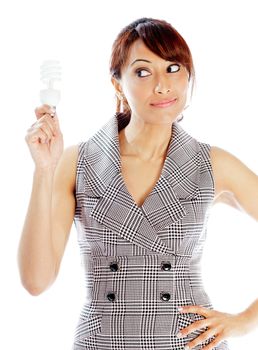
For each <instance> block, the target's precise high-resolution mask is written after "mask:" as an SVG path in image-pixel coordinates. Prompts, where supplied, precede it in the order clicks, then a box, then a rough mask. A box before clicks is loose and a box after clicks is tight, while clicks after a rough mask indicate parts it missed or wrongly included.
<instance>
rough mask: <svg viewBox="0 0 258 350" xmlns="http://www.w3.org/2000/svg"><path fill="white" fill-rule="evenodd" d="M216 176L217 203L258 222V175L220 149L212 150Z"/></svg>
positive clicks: (214, 148)
mask: <svg viewBox="0 0 258 350" xmlns="http://www.w3.org/2000/svg"><path fill="white" fill-rule="evenodd" d="M211 162H212V168H213V172H214V176H215V193H216V197H215V201H214V202H213V204H215V203H217V202H223V203H225V204H228V205H230V206H232V207H234V208H236V209H238V210H240V211H243V212H245V213H246V214H248V215H250V216H251V217H252V218H253V219H255V220H256V221H258V175H256V174H255V173H254V172H253V171H252V170H251V169H249V168H248V167H247V166H246V165H245V164H244V163H242V162H241V161H240V160H239V159H238V158H237V157H235V156H234V155H233V154H231V153H230V152H227V151H225V150H223V149H221V148H219V147H212V148H211Z"/></svg>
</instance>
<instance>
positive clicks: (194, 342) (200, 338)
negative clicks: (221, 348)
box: [188, 329, 215, 349]
mask: <svg viewBox="0 0 258 350" xmlns="http://www.w3.org/2000/svg"><path fill="white" fill-rule="evenodd" d="M207 339H211V340H214V339H215V336H214V329H210V330H208V331H206V332H204V333H201V335H199V336H198V337H196V338H195V339H194V340H192V341H191V342H190V343H188V346H189V347H190V349H192V348H194V347H195V346H197V345H199V344H201V343H204V342H205V340H207Z"/></svg>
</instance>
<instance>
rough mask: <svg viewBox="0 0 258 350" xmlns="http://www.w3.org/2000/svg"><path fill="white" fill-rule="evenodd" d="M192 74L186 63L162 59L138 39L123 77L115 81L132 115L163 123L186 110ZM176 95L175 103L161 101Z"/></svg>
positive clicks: (174, 97)
mask: <svg viewBox="0 0 258 350" xmlns="http://www.w3.org/2000/svg"><path fill="white" fill-rule="evenodd" d="M136 60H137V61H136ZM147 61H148V62H147ZM188 77H189V74H188V71H187V69H186V68H185V67H184V66H183V65H182V64H179V63H177V62H172V61H166V60H164V59H162V58H161V57H159V56H157V55H156V54H155V53H153V52H152V51H150V50H149V49H148V48H147V47H146V46H145V44H144V43H143V41H142V40H141V39H137V40H136V41H135V42H134V43H133V45H132V46H131V48H130V50H129V54H128V57H127V60H126V63H125V65H124V67H123V69H122V75H121V79H120V80H119V81H117V80H115V79H114V78H112V83H113V84H114V86H115V89H116V90H117V92H122V94H123V95H124V96H125V97H126V99H127V102H128V104H129V106H130V108H131V111H132V117H134V115H135V116H136V117H138V118H143V119H144V120H145V121H146V122H149V123H154V124H157V123H158V124H160V123H171V122H173V121H175V120H176V119H177V117H178V116H179V115H180V114H181V113H182V111H183V109H184V106H185V104H186V100H187V93H188V86H189V82H188ZM174 99H176V101H175V102H173V103H168V104H163V105H157V103H160V102H162V101H164V100H166V101H167V100H169V101H171V100H174Z"/></svg>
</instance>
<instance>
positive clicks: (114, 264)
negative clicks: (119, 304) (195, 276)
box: [107, 261, 171, 302]
mask: <svg viewBox="0 0 258 350" xmlns="http://www.w3.org/2000/svg"><path fill="white" fill-rule="evenodd" d="M109 268H110V270H111V271H113V272H116V271H118V263H117V262H116V261H113V262H111V263H110V264H109ZM161 269H162V270H163V271H169V270H171V263H170V262H169V261H162V263H161ZM170 297H171V295H170V293H168V292H161V293H160V299H161V300H163V301H169V300H170ZM107 299H108V300H109V301H110V302H114V301H115V299H116V296H115V293H114V292H108V293H107Z"/></svg>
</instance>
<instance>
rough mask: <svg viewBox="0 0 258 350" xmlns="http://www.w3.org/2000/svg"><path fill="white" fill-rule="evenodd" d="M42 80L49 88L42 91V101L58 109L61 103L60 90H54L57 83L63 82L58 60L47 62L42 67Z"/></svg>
mask: <svg viewBox="0 0 258 350" xmlns="http://www.w3.org/2000/svg"><path fill="white" fill-rule="evenodd" d="M40 80H41V82H42V83H43V84H45V85H46V86H47V88H46V89H44V90H40V101H41V103H42V104H47V105H49V106H51V107H56V106H57V104H58V103H59V101H60V98H61V93H60V90H57V89H54V83H55V81H61V65H60V62H59V61H57V60H45V61H43V63H42V64H41V66H40Z"/></svg>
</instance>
